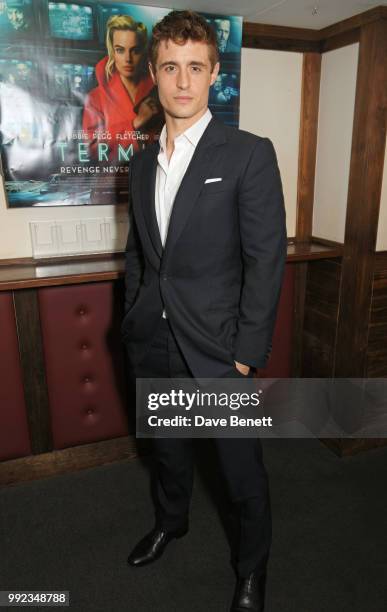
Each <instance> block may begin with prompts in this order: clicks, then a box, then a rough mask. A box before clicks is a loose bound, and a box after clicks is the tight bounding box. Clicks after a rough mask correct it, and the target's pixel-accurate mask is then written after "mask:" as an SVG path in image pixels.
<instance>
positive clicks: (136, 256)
mask: <svg viewBox="0 0 387 612" xmlns="http://www.w3.org/2000/svg"><path fill="white" fill-rule="evenodd" d="M132 172H133V160H132V161H131V163H130V164H129V233H128V239H127V242H126V248H125V313H127V312H128V310H130V308H131V307H132V306H133V304H134V302H135V300H136V297H137V293H138V290H139V288H140V284H141V279H142V275H143V270H144V260H143V254H142V248H141V242H140V238H139V235H138V230H137V226H136V221H135V218H134V215H133V206H132V195H131V194H132V189H131V183H132Z"/></svg>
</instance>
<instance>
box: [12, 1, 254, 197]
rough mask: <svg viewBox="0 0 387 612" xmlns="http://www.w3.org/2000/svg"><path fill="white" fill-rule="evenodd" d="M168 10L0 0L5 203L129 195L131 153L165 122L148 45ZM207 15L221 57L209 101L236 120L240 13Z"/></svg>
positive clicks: (227, 119) (229, 120)
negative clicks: (236, 15) (148, 53)
mask: <svg viewBox="0 0 387 612" xmlns="http://www.w3.org/2000/svg"><path fill="white" fill-rule="evenodd" d="M169 10H170V9H169V8H157V7H148V6H139V5H131V4H126V3H119V4H111V3H109V4H104V3H97V2H94V1H90V2H87V1H86V2H83V1H79V2H75V3H74V2H71V3H70V2H58V1H50V0H48V1H43V2H40V1H39V0H5V2H3V3H1V4H0V152H1V169H2V174H3V177H4V184H5V190H6V198H7V202H8V206H9V207H10V208H17V207H37V206H69V205H73V206H79V205H90V204H93V205H95V204H119V203H125V202H127V198H128V189H127V182H128V181H127V178H128V167H129V164H130V160H131V158H132V156H133V155H135V154H136V152H138V151H139V150H141V149H143V148H145V147H147V146H149V144H151V143H153V142H154V141H155V140H157V139H158V137H159V134H160V132H161V128H162V126H163V114H162V111H161V107H160V103H159V100H158V97H157V89H156V88H155V87H154V85H153V82H152V79H151V77H150V74H149V71H148V56H147V47H148V39H149V35H150V32H151V30H152V27H153V25H154V24H155V23H156V22H157V21H159V20H160V19H161V18H162V17H163V16H164V15H166V14H167V13H168V12H169ZM205 17H206V19H207V21H208V22H209V23H211V25H212V26H213V27H214V29H215V31H216V32H217V40H218V45H219V50H220V55H221V62H222V75H221V79H219V82H217V83H216V84H215V85H214V88H213V92H211V97H210V108H211V111H212V112H213V113H214V114H215V115H218V116H219V117H220V118H221V119H222V121H223V122H224V123H227V124H229V125H238V122H239V85H240V48H241V37H242V19H241V18H240V17H234V16H224V15H205Z"/></svg>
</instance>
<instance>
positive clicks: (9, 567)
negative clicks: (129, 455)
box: [0, 439, 387, 612]
mask: <svg viewBox="0 0 387 612" xmlns="http://www.w3.org/2000/svg"><path fill="white" fill-rule="evenodd" d="M201 445H202V446H199V447H198V469H197V477H196V482H195V489H194V496H193V500H192V512H191V529H190V532H189V533H188V535H187V536H186V537H185V538H183V539H181V540H178V541H176V540H175V541H173V542H172V543H171V544H170V546H169V547H168V549H167V550H166V552H165V555H164V556H163V557H162V558H161V559H160V560H159V561H158V562H156V563H155V564H153V565H150V566H148V567H144V568H138V569H132V568H129V566H127V564H126V557H127V555H128V552H129V550H130V549H131V547H132V546H133V545H134V544H135V543H136V542H137V540H138V539H139V538H140V537H141V536H142V535H143V534H144V533H145V532H146V531H148V530H149V529H150V528H151V527H152V525H153V512H152V505H151V503H150V496H149V479H148V469H147V460H140V459H136V460H132V461H130V462H124V463H119V464H114V465H109V466H104V467H99V468H95V469H92V470H85V471H83V472H77V473H74V474H71V475H66V476H60V477H56V478H51V479H47V480H42V481H38V482H32V483H27V484H21V485H17V486H15V487H10V488H7V489H2V490H1V491H0V547H1V549H0V555H1V556H0V590H10V589H23V590H26V589H31V590H44V589H49V590H60V589H66V590H69V591H70V597H71V605H70V609H71V610H73V611H77V612H78V611H79V612H124V611H125V612H126V611H135V612H156V611H157V612H175V611H176V612H194V611H195V612H228V610H229V604H230V600H231V597H232V593H233V589H234V574H233V571H232V569H231V566H230V564H229V549H228V543H227V539H226V537H225V534H224V531H223V527H222V524H223V523H222V521H221V520H220V518H219V515H218V510H217V508H218V507H219V506H220V507H222V506H223V505H224V501H223V499H222V495H221V490H220V489H219V478H218V476H217V465H216V462H214V461H213V456H212V451H211V447H210V448H209V449H208V448H206V443H205V442H204V443H203V442H201ZM263 446H264V455H265V464H266V467H267V470H268V473H269V479H270V489H271V499H272V511H273V546H272V553H271V558H270V564H269V576H268V584H267V606H266V611H267V612H385V611H386V610H387V487H386V472H387V470H386V468H387V448H382V449H378V450H374V451H369V452H367V453H364V454H360V455H357V456H354V457H350V458H346V459H340V458H338V457H336V456H335V455H334V454H333V453H332V452H331V451H329V450H327V449H326V448H325V447H324V446H322V445H321V444H320V443H319V442H318V441H317V440H305V439H304V440H278V439H277V440H268V439H267V440H264V441H263ZM209 466H211V469H208V468H209ZM10 609H13V608H10ZM15 609H16V608H15ZM17 609H21V608H17ZM29 609H30V610H47V608H43V607H41V608H29Z"/></svg>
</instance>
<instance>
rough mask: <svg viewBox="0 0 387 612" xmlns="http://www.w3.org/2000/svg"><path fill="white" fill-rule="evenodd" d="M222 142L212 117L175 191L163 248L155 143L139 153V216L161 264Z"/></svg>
mask: <svg viewBox="0 0 387 612" xmlns="http://www.w3.org/2000/svg"><path fill="white" fill-rule="evenodd" d="M224 142H226V137H225V134H224V126H223V124H222V123H221V122H220V121H217V119H215V118H214V117H213V118H212V119H211V121H210V122H209V124H208V126H207V128H206V129H205V131H204V133H203V136H202V137H201V139H200V140H199V142H198V144H197V146H196V149H195V152H194V154H193V156H192V159H191V161H190V163H189V165H188V168H187V170H186V173H185V175H184V177H183V180H182V182H181V184H180V187H179V189H178V192H177V194H176V197H175V201H174V204H173V208H172V213H171V218H170V221H169V227H168V234H167V239H166V244H165V249H164V250H163V246H162V243H161V238H160V231H159V227H158V223H157V217H156V206H155V187H156V171H157V156H158V152H159V146H158V144H157V143H156V144H155V146H150V147H149V148H148V149H147V150H146V151H145V152H144V155H143V156H142V160H141V167H140V168H139V171H138V172H136V190H137V192H138V193H139V194H140V195H141V198H140V202H139V203H140V206H139V209H140V210H139V215H142V217H143V220H144V222H145V226H146V230H147V232H148V234H149V237H150V239H151V242H152V245H153V247H154V249H155V251H156V253H157V255H158V256H159V257H160V259H161V258H162V259H163V262H164V263H165V261H166V260H167V258H168V257H169V255H170V253H171V252H172V249H173V246H174V244H175V243H176V241H177V239H178V238H179V236H180V234H181V232H182V231H183V228H184V226H185V224H186V222H187V220H188V217H189V215H190V212H191V210H192V208H193V207H194V205H195V202H196V200H197V198H198V196H199V193H200V190H201V189H202V187H203V183H204V180H205V179H206V178H207V177H208V175H209V174H210V172H211V167H212V165H213V164H214V162H215V159H216V155H215V154H214V149H215V147H216V146H218V145H221V144H223V143H224Z"/></svg>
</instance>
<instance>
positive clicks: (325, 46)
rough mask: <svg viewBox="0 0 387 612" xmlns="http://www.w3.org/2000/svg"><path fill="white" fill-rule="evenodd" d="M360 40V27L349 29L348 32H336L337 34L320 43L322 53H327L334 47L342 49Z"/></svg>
mask: <svg viewBox="0 0 387 612" xmlns="http://www.w3.org/2000/svg"><path fill="white" fill-rule="evenodd" d="M359 40H360V28H354V29H353V30H348V32H341V33H340V34H336V36H332V37H331V38H326V39H325V40H322V41H321V43H320V51H321V53H326V52H327V51H333V50H334V49H341V47H347V46H348V45H353V44H354V43H358V42H359Z"/></svg>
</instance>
